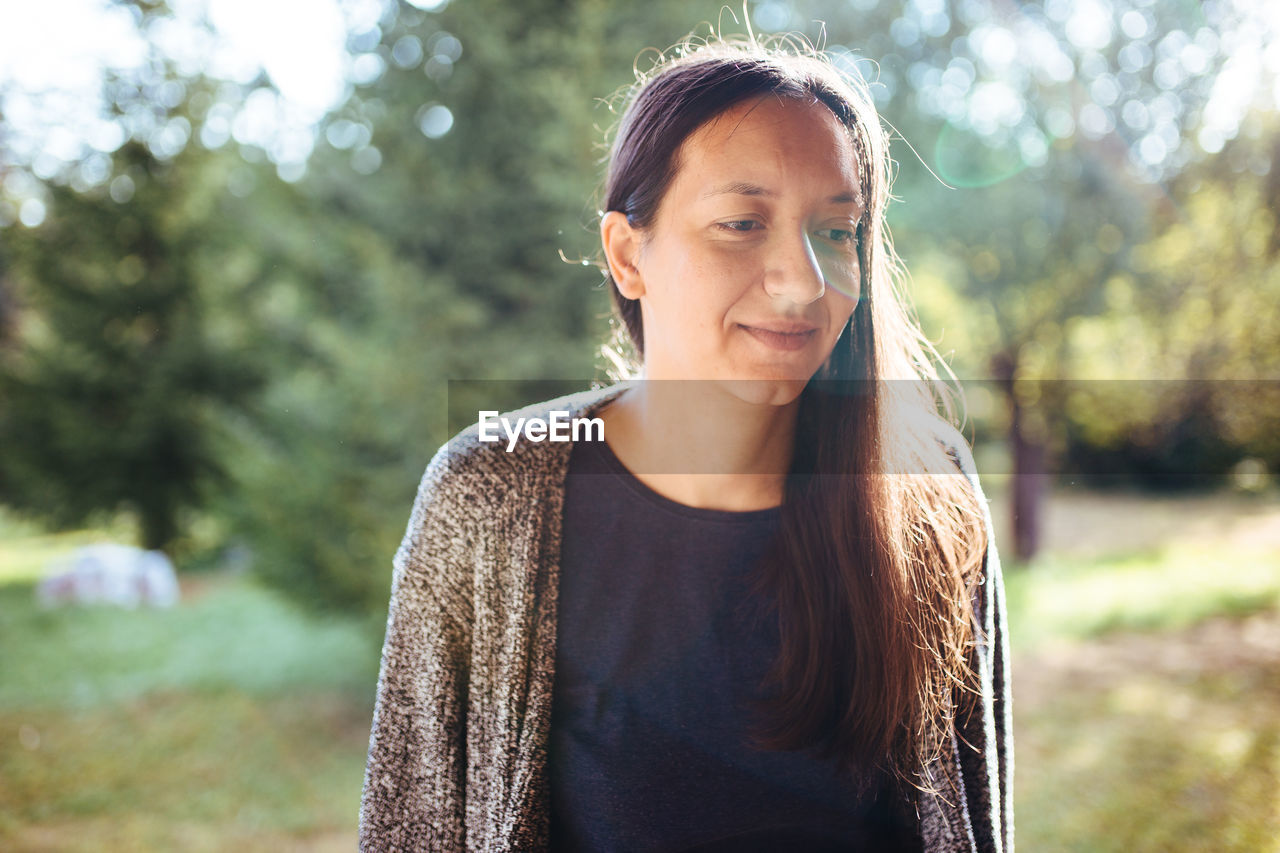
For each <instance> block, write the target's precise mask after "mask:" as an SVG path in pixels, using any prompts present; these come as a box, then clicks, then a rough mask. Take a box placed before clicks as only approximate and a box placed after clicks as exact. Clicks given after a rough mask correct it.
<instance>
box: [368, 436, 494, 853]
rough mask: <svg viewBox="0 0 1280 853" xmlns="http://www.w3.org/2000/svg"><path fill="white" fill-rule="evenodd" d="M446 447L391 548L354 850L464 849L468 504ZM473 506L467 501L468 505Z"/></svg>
mask: <svg viewBox="0 0 1280 853" xmlns="http://www.w3.org/2000/svg"><path fill="white" fill-rule="evenodd" d="M459 463H460V460H459V458H458V454H457V453H456V452H451V449H450V446H449V445H446V446H445V447H444V448H441V450H440V452H439V453H437V454H436V456H435V458H434V459H432V461H431V463H430V465H428V467H427V470H426V473H425V474H424V475H423V478H422V482H421V485H420V486H419V488H418V495H417V500H416V501H415V502H414V506H413V512H412V515H411V517H410V519H409V526H408V529H407V530H406V532H405V536H404V540H403V542H402V543H401V545H400V548H399V550H398V551H397V552H396V555H395V559H394V573H393V579H392V589H391V604H390V608H389V612H388V616H387V633H386V641H385V644H384V646H383V650H382V664H381V670H380V673H379V676H378V688H377V704H376V707H375V710H374V715H373V730H372V733H371V735H370V739H369V757H368V764H367V766H366V769H365V779H364V793H363V796H362V797H361V803H360V849H361V850H366V851H375V850H376V851H391V850H462V849H464V848H465V842H466V838H465V821H464V815H465V786H466V731H465V722H466V707H467V690H468V681H469V662H470V649H471V635H472V624H473V621H474V620H473V613H472V607H473V605H472V600H473V598H472V584H473V582H474V581H473V569H472V566H473V565H474V561H473V560H471V559H470V558H469V555H470V553H471V551H472V549H473V548H474V545H475V542H476V538H475V531H474V529H472V528H473V527H474V521H473V519H474V513H469V512H466V511H465V509H466V508H467V507H469V506H470V505H472V504H474V503H475V502H476V496H475V495H474V494H470V492H471V490H469V489H467V488H466V483H467V478H466V476H465V474H464V473H463V472H462V471H461V470H460V469H461V467H462V466H461V465H460V464H459ZM471 508H473V509H474V507H471Z"/></svg>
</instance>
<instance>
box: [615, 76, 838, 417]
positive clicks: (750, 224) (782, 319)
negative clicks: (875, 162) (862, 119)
mask: <svg viewBox="0 0 1280 853" xmlns="http://www.w3.org/2000/svg"><path fill="white" fill-rule="evenodd" d="M676 156H677V164H678V171H677V172H676V175H675V177H674V179H673V180H672V182H671V185H670V187H669V188H668V189H667V192H666V195H665V196H664V197H663V199H662V202H661V204H660V205H659V208H658V213H657V215H656V217H655V219H654V221H653V222H652V223H651V225H650V226H649V227H648V228H646V229H643V231H642V232H641V233H639V234H635V233H633V232H634V231H635V229H631V227H630V226H629V225H627V224H626V221H625V217H623V215H622V214H621V213H617V214H613V213H611V214H609V215H608V216H607V217H606V221H605V223H604V226H605V227H604V236H605V248H606V253H607V254H608V255H609V258H610V262H611V264H612V265H613V269H614V280H615V282H617V283H618V286H619V288H620V289H621V290H622V293H623V295H624V296H628V297H629V298H633V299H634V298H638V299H639V300H640V307H641V316H642V319H643V322H644V366H645V376H646V378H648V379H710V380H735V381H733V382H732V383H731V384H730V387H731V388H732V389H734V390H733V393H734V394H735V396H740V397H744V398H749V399H750V400H752V401H754V402H761V403H772V404H774V405H781V404H786V403H789V402H791V401H793V400H794V399H795V398H796V397H798V396H799V394H800V392H801V391H802V390H803V388H804V386H805V383H806V382H807V381H808V380H809V379H810V378H811V377H812V376H813V375H814V373H816V372H817V370H818V369H819V368H820V367H821V366H822V365H823V363H824V362H825V361H826V360H827V357H828V356H829V355H830V354H831V350H832V348H833V347H834V345H835V342H836V338H837V337H839V335H840V332H841V331H842V330H843V328H844V327H845V324H846V323H847V322H848V321H849V317H850V315H851V314H852V313H853V309H854V306H855V305H856V304H857V300H858V295H859V267H858V246H857V233H858V227H857V223H858V221H859V219H860V218H861V217H862V212H863V200H862V194H861V192H860V189H859V182H858V163H857V159H856V155H855V153H854V149H853V144H852V141H851V140H850V138H849V134H848V132H847V131H846V130H845V128H844V127H843V126H842V125H841V124H840V122H839V121H838V120H837V119H836V117H835V116H834V115H833V114H832V113H831V111H830V110H829V109H827V107H825V106H824V105H822V104H821V103H812V104H810V103H804V102H801V101H797V100H793V99H780V98H777V97H774V96H765V97H762V98H758V99H754V100H751V101H747V102H744V103H742V104H739V105H737V106H735V107H732V108H730V109H729V110H727V111H726V112H724V113H721V114H720V115H719V116H718V117H716V118H715V119H712V120H711V121H709V122H708V123H706V124H705V125H703V126H702V127H700V128H699V129H698V130H697V131H695V132H694V133H693V134H692V135H691V136H690V137H689V138H688V139H687V140H686V141H685V143H684V145H683V146H682V147H681V149H680V150H679V151H678V152H677V155H676ZM609 217H616V218H615V219H613V221H612V222H610V220H609ZM611 233H612V234H613V236H614V237H616V238H618V239H619V243H618V253H617V254H618V257H619V258H620V262H619V263H618V264H613V262H614V260H615V253H614V252H612V251H610V242H611V239H610V237H611ZM737 380H749V381H747V382H742V381H737Z"/></svg>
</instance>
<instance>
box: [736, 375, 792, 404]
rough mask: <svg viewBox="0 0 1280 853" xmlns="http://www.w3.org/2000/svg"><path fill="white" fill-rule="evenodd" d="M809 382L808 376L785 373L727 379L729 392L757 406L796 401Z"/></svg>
mask: <svg viewBox="0 0 1280 853" xmlns="http://www.w3.org/2000/svg"><path fill="white" fill-rule="evenodd" d="M808 382H809V379H808V377H798V376H794V375H792V376H787V375H785V374H782V375H775V376H767V377H761V378H741V379H726V380H723V382H722V384H723V385H724V388H725V390H726V391H728V393H730V394H732V395H733V396H734V397H736V398H738V399H739V400H741V401H742V402H744V403H750V404H752V405H756V406H786V405H789V404H791V403H793V402H795V401H796V399H797V398H798V397H799V396H800V392H802V391H804V387H805V385H807V384H808Z"/></svg>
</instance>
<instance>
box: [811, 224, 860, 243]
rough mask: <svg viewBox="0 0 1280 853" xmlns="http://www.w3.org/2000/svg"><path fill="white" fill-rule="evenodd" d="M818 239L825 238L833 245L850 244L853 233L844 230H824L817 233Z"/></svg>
mask: <svg viewBox="0 0 1280 853" xmlns="http://www.w3.org/2000/svg"><path fill="white" fill-rule="evenodd" d="M818 236H819V237H825V238H826V239H828V240H830V241H831V242H833V243H852V242H853V239H854V236H855V235H854V233H853V232H852V231H850V230H848V229H846V228H825V229H823V230H822V231H819V232H818Z"/></svg>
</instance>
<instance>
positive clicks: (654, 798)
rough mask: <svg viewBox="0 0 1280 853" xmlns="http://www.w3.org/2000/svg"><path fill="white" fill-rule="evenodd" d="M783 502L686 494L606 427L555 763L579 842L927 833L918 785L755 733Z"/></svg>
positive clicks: (583, 550) (571, 520)
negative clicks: (851, 776) (756, 593)
mask: <svg viewBox="0 0 1280 853" xmlns="http://www.w3.org/2000/svg"><path fill="white" fill-rule="evenodd" d="M779 518H780V510H778V509H766V510H760V511H756V512H724V511H719V510H707V509H698V508H694V507H688V506H684V505H683V504H679V503H676V502H674V501H671V500H669V499H667V498H664V497H662V496H661V495H659V494H657V493H656V492H654V491H653V490H652V489H650V488H648V487H647V486H645V485H644V484H643V483H641V482H640V481H639V480H638V479H636V478H635V476H634V475H632V474H631V473H630V472H629V471H627V470H626V468H625V467H624V466H623V465H622V463H621V462H620V461H619V460H618V458H617V457H616V456H615V455H614V454H613V452H612V451H611V450H610V449H609V447H608V445H607V444H605V443H604V442H581V443H579V444H577V445H575V446H574V448H573V455H572V457H571V460H570V465H569V477H568V482H567V485H566V490H565V507H564V527H563V530H564V538H563V547H562V552H561V567H560V585H559V596H560V598H559V619H558V624H559V627H558V647H557V652H556V674H555V682H554V689H553V693H554V695H553V701H552V712H551V732H550V742H549V757H548V765H549V767H548V769H549V773H550V783H551V846H552V849H555V850H571V851H577V850H582V851H593V853H595V851H612V850H627V851H631V850H636V851H686V850H689V851H691V850H697V851H718V850H725V851H729V850H733V851H751V850H780V849H786V850H801V851H804V850H810V851H826V850H832V851H834V850H874V851H913V853H914V851H919V850H920V849H921V842H920V837H919V827H918V821H917V819H916V817H915V814H914V810H913V809H911V807H910V805H909V804H908V802H907V798H906V796H905V795H903V794H899V793H895V791H896V789H895V788H893V787H892V786H891V785H890V784H889V783H888V781H887V779H885V778H883V777H876V778H875V779H874V780H873V782H872V784H871V785H870V786H869V787H868V788H866V789H865V791H864V792H863V793H861V794H859V793H858V789H857V786H855V785H854V784H853V783H852V781H850V780H848V779H846V778H845V777H843V776H841V775H840V774H839V773H838V772H837V770H836V767H835V765H834V763H833V762H827V761H820V760H818V759H815V758H813V757H812V756H810V755H808V754H805V753H801V752H781V751H773V750H762V749H758V748H755V747H753V746H752V745H751V742H750V740H749V738H750V734H751V732H752V731H753V730H754V728H755V724H756V723H758V722H759V720H760V718H759V717H758V711H757V709H756V708H754V707H753V705H752V700H753V698H756V697H758V696H759V695H760V690H761V684H762V681H763V679H764V676H765V674H766V672H767V670H768V668H769V666H770V664H771V662H772V661H773V658H774V656H775V654H776V650H777V642H778V640H777V627H776V622H775V621H774V620H773V619H772V618H770V615H769V613H768V609H767V606H766V604H765V602H763V601H761V600H759V599H758V598H755V597H753V596H752V594H751V593H750V589H749V584H750V581H751V578H750V575H751V572H752V570H753V569H754V568H755V567H756V565H757V562H758V560H759V559H760V557H761V556H762V555H763V554H764V552H765V551H766V549H767V548H768V547H769V544H770V541H771V539H772V537H773V535H774V533H775V531H776V530H777V527H778V522H779Z"/></svg>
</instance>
